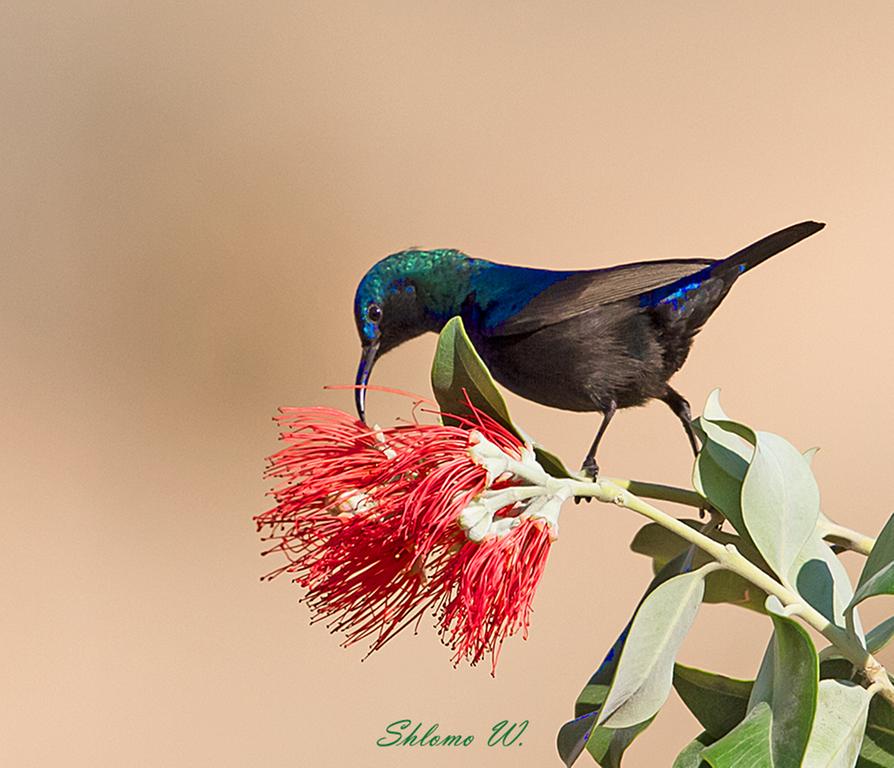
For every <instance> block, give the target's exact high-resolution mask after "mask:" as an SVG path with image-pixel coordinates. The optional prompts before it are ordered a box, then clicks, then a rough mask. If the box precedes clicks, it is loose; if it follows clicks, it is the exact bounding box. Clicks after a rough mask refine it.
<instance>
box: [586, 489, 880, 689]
mask: <svg viewBox="0 0 894 768" xmlns="http://www.w3.org/2000/svg"><path fill="white" fill-rule="evenodd" d="M570 482H571V488H572V492H573V493H574V495H575V496H585V497H589V498H593V499H596V500H597V501H602V502H605V503H610V504H616V505H618V506H621V507H625V508H626V509H630V510H632V511H633V512H636V513H638V514H640V515H643V516H644V517H647V518H649V519H650V520H652V521H653V522H656V523H658V524H659V525H661V526H662V527H664V528H666V529H667V530H669V531H671V532H673V533H675V534H677V536H679V537H680V538H681V539H684V540H685V541H688V542H689V543H690V544H695V545H696V546H697V547H699V548H700V549H702V550H704V551H705V552H706V553H708V554H709V555H710V556H711V557H713V558H714V559H715V560H716V561H717V562H718V563H720V564H721V565H722V566H723V567H724V568H726V569H727V570H729V571H732V572H733V573H736V574H738V575H739V576H741V577H742V578H744V579H747V580H748V581H750V582H751V583H752V584H754V585H755V586H757V587H759V588H760V589H762V590H763V591H764V592H766V593H767V594H768V595H775V596H776V597H777V598H778V599H779V601H780V602H781V603H782V605H783V606H785V607H791V608H792V612H793V613H794V614H795V615H797V616H799V617H800V618H801V619H802V620H803V621H804V622H805V623H806V624H808V625H809V626H811V627H813V628H814V629H815V630H816V631H817V632H819V633H820V634H822V635H823V636H824V637H825V638H826V639H827V640H828V641H829V642H830V643H831V644H832V645H834V646H835V647H836V648H837V649H838V651H839V652H840V653H841V655H842V656H844V657H845V658H846V659H848V660H849V661H850V662H851V663H852V664H854V665H855V666H856V667H857V668H858V669H860V670H861V671H862V673H863V675H864V677H865V678H866V680H867V682H868V683H869V684H870V685H878V690H879V694H880V695H881V696H882V697H883V698H884V699H885V700H887V701H888V702H889V703H891V704H894V685H892V684H891V681H890V680H889V679H888V675H887V672H886V671H885V668H884V667H883V666H882V665H881V664H880V663H879V662H878V661H877V660H876V659H875V658H874V657H873V656H872V654H870V653H869V651H867V650H866V649H865V648H864V647H863V646H862V645H861V643H860V641H859V640H858V639H857V638H856V637H855V636H854V635H853V633H849V632H847V631H846V630H845V629H843V628H842V627H839V626H837V625H835V624H833V623H832V622H830V621H829V620H828V619H827V618H826V617H825V616H823V615H822V614H821V613H820V612H819V611H817V610H816V609H815V608H813V607H812V606H811V605H808V604H807V603H806V602H805V601H804V600H803V598H802V597H801V596H800V595H798V594H797V593H796V592H794V591H792V590H791V589H789V588H788V587H786V586H785V585H783V584H781V583H780V582H779V581H777V580H776V579H774V578H773V577H772V576H770V575H769V574H768V573H766V572H764V571H762V570H761V569H760V568H758V567H757V566H756V565H754V563H752V562H751V561H750V560H748V559H747V558H746V557H744V556H743V555H742V554H741V553H740V552H739V550H738V549H736V547H735V545H733V544H728V545H723V544H721V543H719V542H717V541H714V540H713V539H711V538H709V537H708V536H706V535H705V534H704V533H702V532H700V531H698V530H696V529H694V528H690V527H689V526H688V525H686V524H685V523H684V522H682V521H680V520H677V519H676V518H675V517H672V516H671V515H669V514H667V513H666V512H663V511H661V510H660V509H658V508H657V507H653V506H652V505H651V504H649V503H648V502H647V501H644V500H643V499H641V498H639V497H638V496H635V495H634V494H633V493H631V492H630V490H628V489H627V488H624V487H622V486H621V485H619V484H618V483H616V482H615V481H613V480H607V479H601V480H597V481H595V482H585V481H579V480H572V481H570Z"/></svg>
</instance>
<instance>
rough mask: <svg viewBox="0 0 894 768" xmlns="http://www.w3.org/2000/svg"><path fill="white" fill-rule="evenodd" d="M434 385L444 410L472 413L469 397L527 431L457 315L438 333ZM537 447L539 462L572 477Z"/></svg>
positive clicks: (515, 431) (495, 416)
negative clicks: (512, 412) (514, 416)
mask: <svg viewBox="0 0 894 768" xmlns="http://www.w3.org/2000/svg"><path fill="white" fill-rule="evenodd" d="M431 386H432V391H433V392H434V394H435V399H436V400H437V401H438V405H439V406H440V408H441V411H443V412H444V413H445V414H450V415H453V416H459V417H467V416H469V406H468V403H467V402H466V398H467V397H468V399H469V401H471V403H472V405H474V406H475V407H476V408H477V409H478V410H480V411H482V412H484V413H486V414H487V415H488V416H490V417H491V418H493V419H494V420H495V421H497V422H498V423H499V424H501V425H502V426H503V427H505V428H506V429H508V430H509V431H510V432H512V433H513V434H514V435H516V436H517V437H518V438H519V439H521V440H525V439H526V438H525V435H524V434H523V433H522V432H521V430H519V429H518V427H516V426H515V424H513V422H512V418H511V417H510V416H509V409H508V408H507V407H506V401H505V400H504V399H503V395H501V394H500V390H498V389H497V385H496V384H495V383H494V380H493V378H492V377H491V375H490V372H489V371H488V370H487V367H486V366H485V365H484V361H483V360H482V359H481V356H480V355H479V354H478V352H477V351H476V350H475V347H474V346H473V345H472V342H471V341H470V340H469V337H468V335H467V334H466V331H465V328H464V327H463V321H462V320H461V319H460V318H459V317H454V318H452V319H450V320H448V321H447V324H446V325H445V326H444V328H443V329H442V330H441V333H440V335H439V336H438V346H437V349H436V350H435V359H434V362H433V364H432V369H431ZM444 423H445V424H451V423H454V424H455V423H457V422H456V420H455V419H451V418H449V416H447V417H445V418H444ZM534 451H535V453H536V455H537V460H538V461H539V462H540V465H541V466H542V467H543V468H544V469H545V470H546V471H547V472H549V473H550V474H551V475H553V476H554V477H569V476H570V474H569V472H568V470H567V469H566V468H565V467H564V465H563V464H562V462H561V460H559V459H558V458H557V457H556V456H554V455H553V454H552V453H550V452H549V451H547V450H545V449H544V448H541V447H539V446H535V448H534Z"/></svg>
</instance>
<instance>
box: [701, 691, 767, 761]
mask: <svg viewBox="0 0 894 768" xmlns="http://www.w3.org/2000/svg"><path fill="white" fill-rule="evenodd" d="M772 723H773V715H772V712H771V711H770V706H769V704H767V703H766V702H761V703H760V704H758V705H757V706H755V707H754V708H753V709H752V710H751V711H750V712H749V713H748V715H747V716H746V717H745V719H744V720H743V721H742V722H741V723H739V724H738V725H737V726H736V727H735V728H733V730H731V731H730V732H729V733H728V734H726V736H724V737H723V738H722V739H720V740H719V741H716V742H714V744H711V745H710V746H709V747H707V748H705V749H704V750H703V751H702V758H703V759H704V760H705V761H706V762H707V763H708V764H709V765H711V766H713V768H772V767H773V765H774V762H773V756H772V753H771V752H770V730H771V727H772Z"/></svg>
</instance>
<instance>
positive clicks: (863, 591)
mask: <svg viewBox="0 0 894 768" xmlns="http://www.w3.org/2000/svg"><path fill="white" fill-rule="evenodd" d="M892 594H894V515H892V516H891V517H890V518H889V519H888V522H887V523H885V527H884V528H882V532H881V533H880V534H879V535H878V539H876V542H875V546H874V547H873V548H872V552H870V553H869V557H867V558H866V564H865V565H864V566H863V572H862V573H861V574H860V580H859V581H858V582H857V592H856V594H855V595H854V599H853V600H852V601H851V605H852V606H854V605H857V604H858V603H861V602H862V601H863V600H865V599H866V598H867V597H873V596H875V595H892Z"/></svg>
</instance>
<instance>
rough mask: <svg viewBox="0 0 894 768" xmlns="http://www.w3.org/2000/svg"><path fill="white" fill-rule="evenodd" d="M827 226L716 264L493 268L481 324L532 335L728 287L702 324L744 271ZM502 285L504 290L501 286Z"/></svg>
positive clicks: (792, 232) (775, 238) (806, 226)
mask: <svg viewBox="0 0 894 768" xmlns="http://www.w3.org/2000/svg"><path fill="white" fill-rule="evenodd" d="M824 226H825V224H822V223H820V222H816V221H802V222H801V223H799V224H793V225H791V226H789V227H785V228H784V229H780V230H779V231H778V232H774V233H773V234H770V235H767V236H766V237H763V238H761V239H760V240H758V241H757V242H755V243H752V244H751V245H748V246H746V247H745V248H743V249H742V250H740V251H737V252H736V253H734V254H733V255H732V256H728V257H727V258H725V259H720V260H716V261H715V260H712V259H672V260H667V261H641V262H637V263H635V264H623V265H621V266H618V267H609V268H608V269H592V270H586V271H583V272H551V271H548V270H526V269H520V268H517V267H514V268H513V267H501V266H500V265H492V267H494V268H492V269H491V270H490V275H489V278H490V283H491V286H490V289H489V291H485V294H487V295H489V297H491V298H492V299H495V301H493V302H492V305H491V307H490V308H487V307H486V306H485V314H484V318H483V320H484V322H483V323H482V324H481V325H482V328H483V330H484V332H485V333H486V334H488V335H491V336H510V335H514V334H519V333H529V332H530V331H535V330H537V329H538V328H543V327H545V326H548V325H555V324H556V323H560V322H562V321H563V320H567V319H568V318H571V317H576V316H578V315H581V314H584V313H586V312H590V311H591V310H593V309H595V308H596V307H599V306H602V305H604V304H611V303H613V302H616V301H622V300H624V299H629V298H633V297H634V296H638V297H639V298H640V300H641V302H642V304H643V306H649V307H655V306H658V305H660V304H665V303H668V302H669V303H670V304H671V305H672V306H673V307H674V308H677V307H678V306H679V304H680V303H681V302H684V301H686V299H687V296H688V295H689V294H691V293H692V292H694V291H698V290H699V289H700V288H701V287H702V286H704V285H707V284H708V283H709V282H711V286H712V288H711V292H712V293H715V292H716V290H717V289H718V288H721V284H722V290H720V291H719V292H718V293H716V296H715V300H714V302H713V305H712V306H711V307H710V308H708V309H707V310H706V313H705V312H702V315H703V317H701V319H700V322H704V320H705V319H707V316H708V315H709V314H710V313H711V311H713V308H716V306H717V303H718V302H719V301H720V300H721V299H722V298H723V296H725V295H726V291H728V290H729V288H730V286H731V285H732V284H733V282H734V281H735V279H736V278H737V277H738V276H739V275H740V274H742V272H745V271H746V270H749V269H751V268H752V267H755V266H757V265H758V264H760V263H761V262H763V261H766V260H767V259H769V258H770V257H771V256H774V255H775V254H777V253H779V252H780V251H784V250H785V249H786V248H790V247H791V246H793V245H794V244H795V243H797V242H799V241H801V240H803V239H804V238H805V237H810V235H812V234H814V233H816V232H819V231H820V230H821V229H822V228H823V227H824ZM715 278H716V279H715ZM718 280H719V281H720V282H719V283H718ZM496 285H499V286H500V287H499V288H496V287H495V286H496ZM531 286H536V287H538V288H539V287H540V286H543V289H542V290H536V291H534V292H532V291H531ZM708 303H709V304H710V303H711V302H708Z"/></svg>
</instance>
